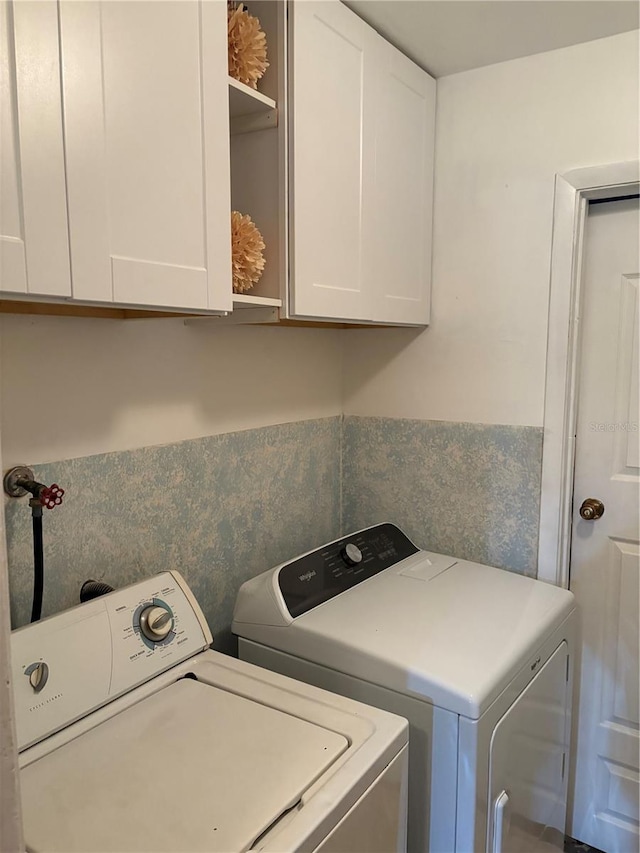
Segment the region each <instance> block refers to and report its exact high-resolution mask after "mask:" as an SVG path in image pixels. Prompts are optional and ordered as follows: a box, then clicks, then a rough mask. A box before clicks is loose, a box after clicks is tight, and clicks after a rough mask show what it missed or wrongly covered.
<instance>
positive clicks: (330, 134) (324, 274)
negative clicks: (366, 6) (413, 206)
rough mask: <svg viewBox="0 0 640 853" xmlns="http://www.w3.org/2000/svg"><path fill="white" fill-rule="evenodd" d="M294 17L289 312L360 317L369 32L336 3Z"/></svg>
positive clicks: (297, 7) (310, 5)
mask: <svg viewBox="0 0 640 853" xmlns="http://www.w3.org/2000/svg"><path fill="white" fill-rule="evenodd" d="M291 11H292V15H293V33H292V47H293V56H292V71H291V77H290V80H291V89H290V101H289V106H290V114H289V122H290V125H289V126H290V133H291V135H292V136H291V138H292V156H291V160H290V169H291V170H292V175H291V180H292V183H291V186H292V188H293V198H292V204H291V216H292V220H291V222H290V233H291V245H292V249H293V252H292V259H291V260H292V263H291V270H290V275H291V279H292V281H293V282H294V286H293V289H292V292H291V308H292V313H293V314H295V315H297V316H305V315H306V316H309V317H331V318H338V319H340V318H345V317H346V318H354V319H356V318H357V319H364V317H365V316H366V314H367V301H368V300H367V297H368V295H367V288H368V287H370V286H371V281H370V277H369V275H368V274H367V272H368V270H367V266H368V259H367V257H366V254H365V247H366V245H367V243H368V241H369V240H370V239H371V234H370V233H369V231H370V228H371V218H370V217H369V216H368V211H370V209H371V204H372V202H373V196H372V195H371V196H370V197H368V194H369V193H371V190H372V186H371V182H370V181H369V180H368V177H369V176H370V175H371V174H372V171H373V168H374V161H373V156H374V150H373V146H370V145H368V144H367V143H366V140H368V139H373V136H374V132H375V110H376V107H377V105H376V104H375V103H374V100H373V94H374V93H373V92H372V90H371V86H370V81H371V79H372V75H373V73H374V67H373V63H374V55H375V46H376V40H375V39H376V34H375V33H374V31H373V30H371V29H370V28H369V27H367V26H366V25H364V24H363V23H362V21H361V20H360V19H359V18H358V17H356V15H354V14H353V13H352V12H350V11H349V9H347V8H346V6H343V5H342V3H339V2H336V0H331V2H326V0H320V2H313V0H305V2H297V3H293V4H292V10H291Z"/></svg>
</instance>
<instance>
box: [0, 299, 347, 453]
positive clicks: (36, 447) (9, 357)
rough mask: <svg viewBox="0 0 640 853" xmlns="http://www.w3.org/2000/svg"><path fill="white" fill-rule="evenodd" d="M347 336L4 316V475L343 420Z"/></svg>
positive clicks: (0, 425) (0, 334)
mask: <svg viewBox="0 0 640 853" xmlns="http://www.w3.org/2000/svg"><path fill="white" fill-rule="evenodd" d="M212 322H214V323H215V320H214V321H212ZM340 334H341V333H340V332H338V331H334V330H325V329H296V328H268V327H260V328H250V327H232V328H222V329H221V328H212V327H210V326H209V325H208V324H201V325H198V326H190V327H185V325H184V323H183V321H182V320H180V319H157V320H94V319H78V318H66V317H65V318H62V317H26V316H9V315H5V316H4V317H1V318H0V357H1V359H2V376H1V389H0V394H1V399H2V411H1V418H0V435H1V436H2V458H3V463H4V466H5V468H8V467H11V466H12V465H15V464H18V463H20V462H23V463H28V464H37V463H39V462H50V461H55V460H61V459H71V458H74V457H78V456H89V455H91V454H96V453H105V452H109V451H114V450H127V449H132V448H136V447H143V446H146V445H154V444H165V443H170V442H174V441H181V440H184V439H189V438H196V437H200V436H205V435H216V434H219V433H224V432H230V431H233V430H242V429H250V428H253V427H261V426H266V425H270V424H277V423H287V422H289V421H298V420H305V419H309V418H320V417H329V416H333V415H338V414H340V413H341V411H342V399H341V350H340V345H339V335H340Z"/></svg>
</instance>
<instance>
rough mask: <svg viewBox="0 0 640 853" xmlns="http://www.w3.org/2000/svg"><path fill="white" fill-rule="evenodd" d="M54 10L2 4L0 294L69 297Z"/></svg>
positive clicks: (46, 6)
mask: <svg viewBox="0 0 640 853" xmlns="http://www.w3.org/2000/svg"><path fill="white" fill-rule="evenodd" d="M59 48H60V45H59V38H58V7H57V4H56V3H52V2H48V0H44V1H43V0H40V2H29V3H25V2H19V3H7V2H0V188H1V191H0V290H2V291H4V292H7V293H11V294H17V293H24V294H38V295H49V296H52V295H53V296H69V295H70V294H71V275H70V269H69V241H68V232H67V201H66V190H65V173H64V150H63V137H62V102H61V94H60V68H59Z"/></svg>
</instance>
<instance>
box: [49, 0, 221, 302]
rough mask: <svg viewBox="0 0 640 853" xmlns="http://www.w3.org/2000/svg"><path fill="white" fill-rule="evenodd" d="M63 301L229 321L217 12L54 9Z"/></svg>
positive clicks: (112, 5) (176, 5)
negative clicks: (61, 151)
mask: <svg viewBox="0 0 640 853" xmlns="http://www.w3.org/2000/svg"><path fill="white" fill-rule="evenodd" d="M60 32H61V57H62V86H63V103H64V127H65V143H66V164H67V192H68V204H69V233H70V244H71V264H72V273H73V297H74V299H78V300H83V301H99V302H107V303H108V302H115V303H119V304H127V305H140V306H154V307H166V308H179V309H196V310H230V309H231V307H232V303H231V257H230V254H231V248H230V244H231V237H230V186H229V118H228V87H227V43H226V3H224V2H223V0H206V2H196V0H170V2H166V0H162V1H161V2H158V0H142V2H139V0H127V2H110V0H106V2H94V1H93V0H90V1H89V2H84V1H83V0H63V2H62V3H61V4H60Z"/></svg>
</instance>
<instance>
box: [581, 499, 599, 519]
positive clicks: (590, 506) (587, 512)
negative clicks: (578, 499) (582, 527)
mask: <svg viewBox="0 0 640 853" xmlns="http://www.w3.org/2000/svg"><path fill="white" fill-rule="evenodd" d="M603 515H604V504H603V503H602V501H599V500H598V499H597V498H587V499H586V500H584V501H582V506H581V507H580V516H581V517H582V518H584V520H585V521H595V520H596V519H597V518H601V517H602V516H603Z"/></svg>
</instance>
